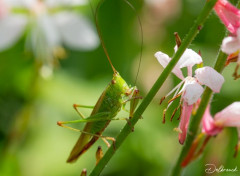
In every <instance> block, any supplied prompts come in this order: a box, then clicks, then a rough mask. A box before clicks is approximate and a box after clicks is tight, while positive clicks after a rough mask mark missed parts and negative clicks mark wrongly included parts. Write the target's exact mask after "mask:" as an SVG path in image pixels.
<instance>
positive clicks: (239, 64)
mask: <svg viewBox="0 0 240 176" xmlns="http://www.w3.org/2000/svg"><path fill="white" fill-rule="evenodd" d="M239 66H240V63H237V66H236V68H235V71H234V73H233V77H234V79H235V80H236V79H238V78H240V74H238V69H239Z"/></svg>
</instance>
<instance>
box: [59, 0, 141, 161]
mask: <svg viewBox="0 0 240 176" xmlns="http://www.w3.org/2000/svg"><path fill="white" fill-rule="evenodd" d="M124 1H125V2H127V1H126V0H124ZM127 4H128V5H130V7H131V8H133V6H132V5H131V4H130V3H129V2H127ZM99 5H100V3H99V4H98V6H97V9H96V12H95V15H94V18H95V24H96V27H97V31H98V35H99V38H100V40H101V44H102V47H103V49H104V52H105V54H106V56H107V59H108V61H109V63H110V65H111V67H112V70H113V78H112V80H111V81H110V83H109V84H108V85H107V87H106V88H105V90H104V91H103V93H102V94H101V96H100V97H99V99H98V101H97V103H96V104H95V106H83V105H77V104H74V105H73V107H74V109H75V110H76V111H77V112H78V114H79V115H80V117H82V119H81V120H75V121H66V122H61V121H59V122H57V124H58V125H59V126H62V127H65V128H69V129H72V130H75V131H78V132H81V135H80V137H79V139H78V141H77V143H76V144H75V146H74V147H73V149H72V151H71V153H70V156H69V157H68V159H67V162H68V163H72V162H74V161H76V160H77V159H78V158H79V157H80V156H81V155H82V154H83V153H84V152H85V151H87V150H88V149H89V148H90V147H91V146H92V145H93V144H94V143H95V142H96V141H97V140H98V139H99V138H101V139H102V140H103V141H104V142H105V143H106V144H107V146H108V147H110V144H109V143H108V141H107V140H111V141H113V145H114V142H115V139H114V138H113V137H107V136H102V133H103V131H104V130H105V128H106V127H107V126H108V124H109V123H110V122H111V120H115V119H116V118H114V117H115V116H116V115H117V114H118V112H119V111H120V110H121V109H122V108H124V106H125V104H126V103H127V102H128V101H130V111H129V118H131V117H132V116H133V113H134V110H135V108H136V107H137V104H138V101H139V99H140V98H141V97H140V96H139V91H138V89H137V88H136V87H135V86H134V87H131V86H129V85H128V84H127V83H126V81H125V80H124V79H123V78H122V77H121V76H120V74H119V73H118V72H117V71H116V69H115V68H114V66H113V64H112V62H111V60H110V57H109V55H108V52H107V50H106V47H105V44H104V42H103V40H102V37H101V32H100V29H99V27H98V23H97V15H96V14H97V10H98V8H99ZM133 9H134V8H133ZM92 11H93V10H92ZM93 14H94V12H93ZM138 20H139V24H140V27H141V22H140V19H139V18H138ZM141 34H142V27H141ZM141 51H142V45H141ZM140 58H141V57H140ZM78 108H93V111H92V113H91V115H90V116H89V117H87V118H85V117H84V115H83V114H82V113H81V112H80V111H79V110H78ZM126 120H127V121H128V118H126ZM83 122H86V124H85V126H84V128H83V130H78V129H74V128H71V127H69V126H66V125H64V124H69V123H83Z"/></svg>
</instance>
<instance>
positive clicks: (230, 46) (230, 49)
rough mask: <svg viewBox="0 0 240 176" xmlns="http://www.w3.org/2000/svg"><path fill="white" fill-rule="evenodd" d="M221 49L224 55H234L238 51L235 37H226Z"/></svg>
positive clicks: (237, 41)
mask: <svg viewBox="0 0 240 176" xmlns="http://www.w3.org/2000/svg"><path fill="white" fill-rule="evenodd" d="M221 49H222V51H223V52H224V53H226V54H232V53H235V52H236V51H238V50H239V49H240V42H239V40H238V38H237V37H226V38H224V39H223V41H222V46H221Z"/></svg>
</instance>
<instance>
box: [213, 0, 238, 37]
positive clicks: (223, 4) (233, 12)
mask: <svg viewBox="0 0 240 176" xmlns="http://www.w3.org/2000/svg"><path fill="white" fill-rule="evenodd" d="M214 9H215V11H216V13H217V15H218V16H219V18H220V19H221V20H222V22H223V23H224V24H225V26H226V27H227V29H228V30H229V31H230V32H231V33H232V34H234V35H236V34H237V30H238V29H239V27H240V11H239V10H238V9H237V8H236V7H235V6H233V5H232V4H231V3H229V2H228V1H227V0H218V2H217V3H216V5H215V7H214Z"/></svg>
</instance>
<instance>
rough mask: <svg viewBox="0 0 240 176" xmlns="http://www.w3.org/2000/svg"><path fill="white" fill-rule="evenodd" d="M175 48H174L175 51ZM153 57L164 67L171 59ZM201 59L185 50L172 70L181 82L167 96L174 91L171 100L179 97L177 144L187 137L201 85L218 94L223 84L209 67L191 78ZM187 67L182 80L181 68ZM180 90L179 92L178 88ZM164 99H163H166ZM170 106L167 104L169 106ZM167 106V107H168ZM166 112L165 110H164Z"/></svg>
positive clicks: (196, 72)
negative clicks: (186, 73)
mask: <svg viewBox="0 0 240 176" xmlns="http://www.w3.org/2000/svg"><path fill="white" fill-rule="evenodd" d="M176 50H177V46H176V47H175V51H176ZM155 57H156V58H157V60H158V61H159V63H160V64H161V65H162V66H163V67H166V66H167V64H168V63H169V62H170V61H171V58H170V57H169V56H168V55H166V54H164V53H162V52H160V51H159V52H157V53H156V54H155ZM202 62H203V61H202V57H201V56H200V55H199V54H197V53H196V52H194V51H193V50H191V49H186V51H185V52H184V53H183V55H182V57H181V58H180V60H179V61H178V63H177V64H176V66H175V67H174V69H173V70H172V72H173V73H174V74H175V75H176V76H177V77H178V78H180V79H181V80H182V81H181V83H180V84H178V85H177V86H176V87H175V88H174V89H173V90H172V91H171V92H170V93H169V94H168V95H167V96H169V95H170V94H171V93H173V92H174V91H176V93H175V95H174V97H173V99H172V100H174V99H176V98H177V97H179V96H181V100H180V106H179V107H180V108H181V110H180V111H181V116H180V123H179V127H178V128H177V131H178V132H179V142H180V144H183V143H184V141H185V138H186V135H187V129H188V123H189V119H190V116H191V113H192V110H193V105H194V104H196V103H197V101H198V100H199V99H200V97H201V95H202V93H203V90H204V89H203V87H202V85H206V86H207V87H209V88H210V89H212V91H214V92H216V93H217V92H220V89H221V87H222V84H223V82H224V78H223V76H222V75H221V74H220V73H218V72H217V71H216V70H214V69H213V68H211V67H208V66H206V67H202V68H198V69H196V70H195V76H192V67H193V66H194V65H195V64H200V63H202ZM184 67H187V70H188V75H187V77H185V78H184V76H183V73H182V71H181V68H184ZM182 85H183V86H182ZM181 87H182V89H181V90H180V88H181ZM167 96H166V97H167ZM166 97H165V98H166ZM170 105H171V104H169V106H170ZM169 106H168V107H169ZM165 111H166V110H165Z"/></svg>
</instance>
